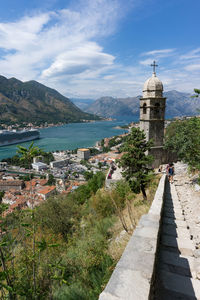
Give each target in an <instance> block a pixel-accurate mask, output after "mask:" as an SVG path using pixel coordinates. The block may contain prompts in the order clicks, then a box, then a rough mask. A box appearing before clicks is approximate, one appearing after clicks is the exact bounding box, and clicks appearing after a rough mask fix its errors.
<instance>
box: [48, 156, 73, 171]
mask: <svg viewBox="0 0 200 300" xmlns="http://www.w3.org/2000/svg"><path fill="white" fill-rule="evenodd" d="M68 164H69V159H68V158H67V159H62V160H56V161H51V162H50V168H51V169H53V168H63V167H66V166H67V165H68Z"/></svg>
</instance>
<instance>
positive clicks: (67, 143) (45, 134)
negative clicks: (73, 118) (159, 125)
mask: <svg viewBox="0 0 200 300" xmlns="http://www.w3.org/2000/svg"><path fill="white" fill-rule="evenodd" d="M137 121H138V119H137V118H133V117H127V118H125V117H118V119H115V120H114V121H98V122H91V123H71V124H65V125H62V126H54V127H48V128H43V129H39V131H40V139H38V140H35V141H34V146H38V147H39V148H41V149H42V150H44V151H46V152H52V151H56V150H72V149H76V148H82V147H92V146H95V144H96V142H97V141H100V140H101V139H103V138H106V137H111V136H114V135H119V134H123V133H125V132H127V131H126V130H125V129H119V128H118V127H119V126H122V125H126V124H129V123H130V122H137ZM30 144H31V142H25V143H21V144H20V145H22V146H24V147H28V146H29V145H30ZM16 151H17V145H10V146H4V147H0V161H1V160H2V159H4V158H8V157H12V156H14V155H16Z"/></svg>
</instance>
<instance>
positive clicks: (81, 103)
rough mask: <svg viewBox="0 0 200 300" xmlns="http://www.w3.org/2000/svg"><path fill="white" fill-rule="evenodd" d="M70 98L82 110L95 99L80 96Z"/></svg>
mask: <svg viewBox="0 0 200 300" xmlns="http://www.w3.org/2000/svg"><path fill="white" fill-rule="evenodd" d="M70 100H71V101H72V102H73V103H74V104H75V105H76V106H78V107H79V108H80V109H81V110H83V111H84V110H85V109H87V108H88V107H89V106H90V105H91V104H92V103H93V102H94V101H95V100H93V99H80V98H70Z"/></svg>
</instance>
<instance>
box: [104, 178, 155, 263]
mask: <svg viewBox="0 0 200 300" xmlns="http://www.w3.org/2000/svg"><path fill="white" fill-rule="evenodd" d="M160 177H161V175H157V176H155V178H154V180H153V182H152V183H151V185H150V187H149V188H148V190H147V199H148V201H144V200H143V197H142V194H141V193H140V194H138V195H136V196H135V198H134V199H132V201H131V209H132V214H133V219H134V221H135V226H134V227H133V226H132V223H131V219H130V217H129V212H128V208H127V206H126V207H125V208H124V210H123V211H122V214H123V217H124V220H125V223H126V226H127V228H128V232H126V231H125V230H124V228H123V226H122V223H121V221H120V218H119V217H118V218H117V221H116V222H115V224H114V226H113V227H112V235H113V238H112V240H111V242H110V245H109V249H108V251H109V254H110V255H111V256H112V258H113V259H114V260H116V261H118V260H119V259H120V257H121V255H122V253H123V251H124V249H125V247H126V245H127V243H128V241H129V239H130V237H131V235H132V233H133V231H134V229H135V227H136V226H137V224H138V221H139V220H140V218H141V216H142V215H144V214H147V213H148V211H149V208H150V206H151V203H152V201H153V199H154V195H155V192H156V190H157V186H158V183H159V180H160Z"/></svg>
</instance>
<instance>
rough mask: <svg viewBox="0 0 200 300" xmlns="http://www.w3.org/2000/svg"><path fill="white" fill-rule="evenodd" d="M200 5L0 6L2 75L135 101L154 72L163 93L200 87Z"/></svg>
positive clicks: (102, 0)
mask: <svg viewBox="0 0 200 300" xmlns="http://www.w3.org/2000/svg"><path fill="white" fill-rule="evenodd" d="M199 11H200V0H192V1H188V0H167V1H166V0H73V1H72V0H71V1H70V0H43V1H41V0H31V1H27V0H6V1H1V2H0V74H1V75H3V76H5V77H7V78H11V77H15V78H17V79H19V80H22V81H29V80H36V81H38V82H40V83H43V84H45V85H47V86H49V87H51V88H54V89H56V90H57V91H59V92H60V93H62V94H63V95H65V96H67V97H69V98H82V99H83V98H92V99H97V98H100V97H102V96H113V97H132V96H137V95H141V94H142V88H143V84H144V82H145V80H146V79H148V78H149V77H151V74H152V67H151V66H150V65H151V64H152V62H153V61H154V60H155V61H156V62H157V64H158V67H157V69H156V73H157V76H158V78H159V79H160V80H161V81H162V82H163V85H164V90H165V91H169V90H177V91H180V92H188V93H192V92H193V89H194V88H200V34H199V32H200V17H199Z"/></svg>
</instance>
